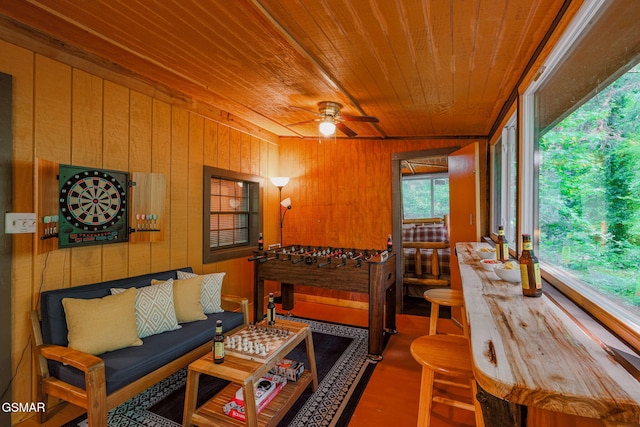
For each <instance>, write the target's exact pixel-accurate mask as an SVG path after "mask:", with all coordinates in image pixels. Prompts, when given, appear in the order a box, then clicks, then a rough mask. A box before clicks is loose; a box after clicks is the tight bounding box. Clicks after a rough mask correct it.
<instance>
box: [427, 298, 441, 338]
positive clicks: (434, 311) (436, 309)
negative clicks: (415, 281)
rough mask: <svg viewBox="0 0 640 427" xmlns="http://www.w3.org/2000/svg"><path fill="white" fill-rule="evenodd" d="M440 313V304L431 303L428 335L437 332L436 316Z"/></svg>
mask: <svg viewBox="0 0 640 427" xmlns="http://www.w3.org/2000/svg"><path fill="white" fill-rule="evenodd" d="M439 315H440V304H436V303H435V302H432V303H431V317H430V318H429V335H436V334H437V333H438V316H439Z"/></svg>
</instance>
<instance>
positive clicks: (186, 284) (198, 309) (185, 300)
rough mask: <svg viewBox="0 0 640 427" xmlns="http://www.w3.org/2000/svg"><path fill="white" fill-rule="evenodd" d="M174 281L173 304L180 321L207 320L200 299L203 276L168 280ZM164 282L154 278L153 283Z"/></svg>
mask: <svg viewBox="0 0 640 427" xmlns="http://www.w3.org/2000/svg"><path fill="white" fill-rule="evenodd" d="M168 281H171V282H172V283H173V305H174V307H175V309H176V318H177V319H178V323H188V322H195V321H196V320H206V319H207V315H206V314H204V310H203V309H202V302H201V300H200V296H201V292H202V291H201V289H202V277H201V276H198V277H194V278H192V279H184V280H173V279H169V280H167V282H168ZM160 283H164V282H163V281H162V280H155V279H154V280H152V281H151V284H152V285H158V284H160Z"/></svg>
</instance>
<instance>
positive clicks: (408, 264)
mask: <svg viewBox="0 0 640 427" xmlns="http://www.w3.org/2000/svg"><path fill="white" fill-rule="evenodd" d="M402 241H404V242H448V241H449V235H448V234H447V229H446V228H445V227H444V226H443V225H442V224H429V225H418V226H414V225H410V226H405V227H403V229H402ZM416 250H417V249H414V248H405V249H403V251H404V264H405V265H404V271H405V273H408V274H415V272H416V266H415V260H416V257H415V253H416ZM436 250H437V252H438V262H439V264H440V274H441V275H445V276H448V275H449V274H450V272H451V270H450V267H449V266H450V261H451V251H450V249H436ZM433 251H434V249H420V255H421V257H422V259H421V261H422V273H423V275H430V274H431V255H432V253H433Z"/></svg>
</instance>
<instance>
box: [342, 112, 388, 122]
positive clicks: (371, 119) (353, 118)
mask: <svg viewBox="0 0 640 427" xmlns="http://www.w3.org/2000/svg"><path fill="white" fill-rule="evenodd" d="M339 118H340V120H344V121H345V122H369V123H378V122H379V120H378V118H377V117H373V116H345V115H343V114H340V117H339Z"/></svg>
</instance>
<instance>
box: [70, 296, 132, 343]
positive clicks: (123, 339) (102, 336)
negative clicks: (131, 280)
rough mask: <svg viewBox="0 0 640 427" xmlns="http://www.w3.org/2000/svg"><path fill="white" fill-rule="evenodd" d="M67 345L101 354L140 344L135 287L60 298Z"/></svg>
mask: <svg viewBox="0 0 640 427" xmlns="http://www.w3.org/2000/svg"><path fill="white" fill-rule="evenodd" d="M62 306H63V307H64V314H65V317H66V318H67V329H68V331H69V333H68V335H67V338H68V340H69V348H73V349H76V350H80V351H83V352H85V353H90V354H102V353H106V352H107V351H113V350H117V349H119V348H124V347H130V346H133V345H142V341H141V340H140V338H138V328H137V326H136V290H135V288H131V289H127V290H126V291H125V292H123V293H121V294H118V295H109V296H106V297H104V298H93V299H77V298H63V299H62Z"/></svg>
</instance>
